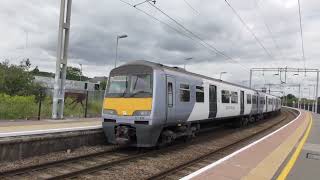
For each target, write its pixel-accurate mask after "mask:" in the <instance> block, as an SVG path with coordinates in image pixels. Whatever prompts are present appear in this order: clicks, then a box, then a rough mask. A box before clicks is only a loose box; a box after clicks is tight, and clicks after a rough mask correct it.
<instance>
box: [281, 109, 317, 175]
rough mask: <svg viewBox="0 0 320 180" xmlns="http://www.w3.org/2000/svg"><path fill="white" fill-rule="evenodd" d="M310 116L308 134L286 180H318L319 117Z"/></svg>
mask: <svg viewBox="0 0 320 180" xmlns="http://www.w3.org/2000/svg"><path fill="white" fill-rule="evenodd" d="M312 116H313V123H312V127H311V131H310V134H309V136H308V139H307V140H306V143H305V144H304V146H303V148H302V150H301V153H300V155H299V157H298V158H297V160H296V162H295V164H294V166H293V168H292V170H291V171H290V173H289V175H288V177H287V179H288V180H300V179H308V180H313V179H314V180H319V179H320V115H319V114H313V115H312Z"/></svg>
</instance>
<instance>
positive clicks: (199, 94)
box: [196, 86, 204, 102]
mask: <svg viewBox="0 0 320 180" xmlns="http://www.w3.org/2000/svg"><path fill="white" fill-rule="evenodd" d="M196 102H204V89H203V87H202V86H196Z"/></svg>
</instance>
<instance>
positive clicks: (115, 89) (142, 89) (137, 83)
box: [106, 74, 152, 98]
mask: <svg viewBox="0 0 320 180" xmlns="http://www.w3.org/2000/svg"><path fill="white" fill-rule="evenodd" d="M151 96H152V76H151V75H150V74H135V75H117V76H112V77H110V80H109V84H108V88H107V92H106V97H127V98H128V97H151Z"/></svg>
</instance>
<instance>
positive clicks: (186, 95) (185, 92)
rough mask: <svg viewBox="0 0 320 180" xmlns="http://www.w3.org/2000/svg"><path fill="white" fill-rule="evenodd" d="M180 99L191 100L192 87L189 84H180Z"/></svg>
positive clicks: (183, 100) (182, 100)
mask: <svg viewBox="0 0 320 180" xmlns="http://www.w3.org/2000/svg"><path fill="white" fill-rule="evenodd" d="M180 101H181V102H189V101H190V87H189V85H187V84H180Z"/></svg>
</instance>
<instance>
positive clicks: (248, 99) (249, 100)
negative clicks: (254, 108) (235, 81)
mask: <svg viewBox="0 0 320 180" xmlns="http://www.w3.org/2000/svg"><path fill="white" fill-rule="evenodd" d="M247 104H251V94H247Z"/></svg>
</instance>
